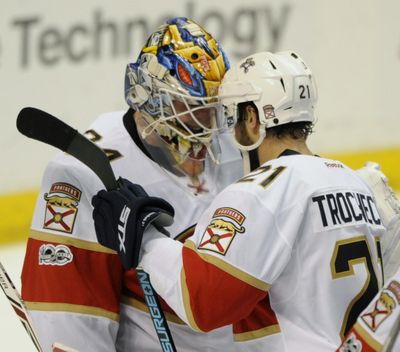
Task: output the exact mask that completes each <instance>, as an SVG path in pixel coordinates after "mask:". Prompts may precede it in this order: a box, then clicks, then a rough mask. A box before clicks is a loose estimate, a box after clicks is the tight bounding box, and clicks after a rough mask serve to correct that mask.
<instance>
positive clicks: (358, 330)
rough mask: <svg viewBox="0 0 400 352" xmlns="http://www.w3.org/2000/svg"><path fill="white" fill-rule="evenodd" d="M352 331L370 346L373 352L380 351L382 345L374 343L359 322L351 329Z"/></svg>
mask: <svg viewBox="0 0 400 352" xmlns="http://www.w3.org/2000/svg"><path fill="white" fill-rule="evenodd" d="M353 329H354V331H355V332H356V333H357V335H359V336H360V337H361V338H362V339H363V340H364V341H365V342H366V343H367V344H368V345H369V346H371V347H372V348H373V349H374V350H375V351H380V350H381V349H382V347H383V346H382V345H381V344H380V343H379V342H378V341H376V340H375V339H374V338H373V337H372V336H371V335H370V334H369V333H368V331H366V330H365V329H364V328H363V327H362V326H361V324H360V323H359V322H356V323H355V324H354V327H353Z"/></svg>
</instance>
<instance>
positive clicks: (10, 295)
mask: <svg viewBox="0 0 400 352" xmlns="http://www.w3.org/2000/svg"><path fill="white" fill-rule="evenodd" d="M0 286H1V288H2V289H3V292H4V294H5V295H6V297H7V299H8V302H9V303H10V304H11V307H12V308H13V309H14V311H15V314H17V316H18V318H19V320H20V321H21V323H22V325H23V327H24V328H25V330H26V332H27V333H28V335H29V337H30V338H31V339H32V342H33V344H34V345H35V347H36V349H37V350H38V351H39V352H42V351H43V350H42V347H41V346H40V343H39V339H38V337H37V335H36V333H35V330H34V329H33V325H32V322H31V320H30V318H29V314H28V312H27V310H26V307H25V304H24V301H23V300H22V298H21V295H20V294H19V292H18V290H17V289H16V288H15V286H14V283H13V282H12V281H11V279H10V276H9V275H8V273H7V271H6V269H4V266H3V265H2V264H1V262H0Z"/></svg>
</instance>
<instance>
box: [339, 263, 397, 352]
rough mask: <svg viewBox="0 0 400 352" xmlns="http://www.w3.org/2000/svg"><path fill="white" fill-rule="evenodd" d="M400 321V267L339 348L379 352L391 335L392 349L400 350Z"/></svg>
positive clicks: (340, 349) (360, 351)
mask: <svg viewBox="0 0 400 352" xmlns="http://www.w3.org/2000/svg"><path fill="white" fill-rule="evenodd" d="M399 324H400V269H398V270H397V272H396V273H395V274H394V275H393V277H392V278H391V279H390V280H388V282H387V283H386V284H385V286H384V287H383V288H382V289H381V291H380V292H379V293H378V294H377V295H376V296H375V298H374V299H373V301H372V302H371V303H370V304H369V305H368V307H367V308H366V309H365V310H364V311H363V312H362V313H361V315H360V316H359V317H358V319H357V322H356V324H355V325H354V326H353V328H352V329H351V330H350V332H349V333H348V334H347V336H346V338H345V339H344V340H343V343H342V345H341V346H340V347H339V348H338V350H337V351H338V352H379V351H382V350H383V348H384V346H385V347H386V344H389V342H390V341H389V339H391V338H393V339H394V340H393V341H392V351H393V352H395V351H400V338H399V337H400V336H399V335H400V334H399V329H400V325H399ZM396 334H397V335H396ZM388 351H389V350H388Z"/></svg>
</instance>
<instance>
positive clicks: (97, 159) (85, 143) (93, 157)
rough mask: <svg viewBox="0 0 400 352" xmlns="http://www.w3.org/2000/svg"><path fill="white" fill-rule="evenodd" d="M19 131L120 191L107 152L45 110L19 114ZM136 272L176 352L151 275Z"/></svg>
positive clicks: (169, 348) (160, 332)
mask: <svg viewBox="0 0 400 352" xmlns="http://www.w3.org/2000/svg"><path fill="white" fill-rule="evenodd" d="M17 128H18V131H19V132H21V133H22V134H23V135H25V136H27V137H29V138H32V139H35V140H38V141H40V142H43V143H46V144H50V145H52V146H53V147H56V148H58V149H60V150H62V151H63V152H66V153H68V154H70V155H72V156H74V157H75V158H76V159H78V160H80V161H81V162H82V163H84V164H85V165H86V166H88V167H89V168H90V169H91V170H92V171H93V172H94V173H95V174H96V175H97V176H98V177H99V178H100V180H101V181H102V182H103V184H104V186H105V187H106V189H107V190H113V189H118V182H117V180H116V178H115V175H114V172H113V170H112V168H111V165H110V162H109V160H108V158H107V156H106V154H105V153H104V152H103V150H101V149H100V148H99V147H98V146H97V145H96V144H94V143H93V142H91V141H90V140H88V139H87V138H85V137H84V136H83V135H81V134H80V133H79V132H78V131H77V130H75V129H73V128H72V127H70V126H69V125H67V124H66V123H65V122H63V121H61V120H59V119H57V118H56V117H54V116H52V115H50V114H48V113H47V112H44V111H42V110H39V109H36V108H32V107H27V108H24V109H22V110H21V111H20V113H19V114H18V118H17ZM171 222H172V218H171V217H170V216H169V215H167V214H164V213H162V214H161V215H160V217H158V218H157V220H156V221H155V225H158V226H160V227H162V226H165V224H168V223H169V224H170V223H171ZM136 271H137V273H138V277H139V283H140V285H141V287H142V290H143V293H144V295H145V300H146V303H147V306H148V308H149V311H150V316H151V319H152V322H153V325H154V328H155V330H156V333H157V336H158V339H159V341H160V345H161V348H162V351H164V352H174V351H176V348H175V345H174V341H173V339H172V335H171V332H170V330H169V328H168V324H167V320H166V319H165V316H164V313H163V311H162V309H161V305H160V303H159V302H158V300H157V294H156V293H155V291H154V289H153V287H152V286H151V284H150V278H149V275H148V274H147V273H146V272H144V271H143V270H142V269H141V268H136ZM149 298H151V301H152V302H156V308H157V309H154V307H153V306H150V305H149V304H148V302H149Z"/></svg>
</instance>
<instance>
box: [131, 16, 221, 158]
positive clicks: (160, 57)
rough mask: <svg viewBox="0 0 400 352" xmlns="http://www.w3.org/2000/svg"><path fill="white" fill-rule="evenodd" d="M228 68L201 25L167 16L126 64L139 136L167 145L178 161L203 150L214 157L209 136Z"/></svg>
mask: <svg viewBox="0 0 400 352" xmlns="http://www.w3.org/2000/svg"><path fill="white" fill-rule="evenodd" d="M228 68H229V63H228V61H227V58H226V56H225V54H224V52H223V51H222V49H221V48H220V46H219V45H218V43H217V41H216V40H215V39H214V38H213V37H212V36H211V35H210V34H208V33H207V32H206V31H205V30H204V29H203V28H202V27H200V26H199V25H198V24H196V23H195V22H193V21H191V20H189V19H187V18H183V17H179V18H173V19H170V20H168V21H167V23H166V24H164V25H163V26H161V27H160V28H159V29H158V30H157V31H156V32H154V33H153V34H151V36H150V38H149V39H148V41H147V43H146V45H145V46H144V48H143V49H142V51H141V53H140V54H139V57H138V59H137V61H136V62H135V63H130V64H128V65H127V69H126V75H125V99H126V101H127V103H128V105H129V106H131V107H132V108H133V109H134V110H135V111H140V112H141V114H142V116H143V120H144V124H145V125H144V126H142V128H140V129H139V130H140V136H141V138H142V139H143V140H144V141H145V142H147V144H148V142H149V140H153V142H152V143H150V144H152V145H153V146H154V145H155V144H156V145H158V147H162V148H164V149H167V151H168V152H169V154H170V156H172V159H173V162H174V163H175V164H177V165H179V164H181V163H182V162H184V161H185V160H186V159H187V158H191V159H194V160H198V161H202V160H204V159H205V158H206V155H207V153H208V154H209V155H210V156H211V158H212V160H213V161H217V159H218V155H217V153H216V151H215V150H213V146H212V145H213V143H212V136H213V134H214V132H216V131H217V129H218V126H217V123H216V121H217V118H216V115H217V109H218V106H219V104H218V101H217V94H218V88H219V85H220V82H221V80H222V78H223V76H224V74H225V71H226V70H228ZM155 136H156V137H157V138H158V139H159V140H158V143H155V142H154V138H155Z"/></svg>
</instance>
